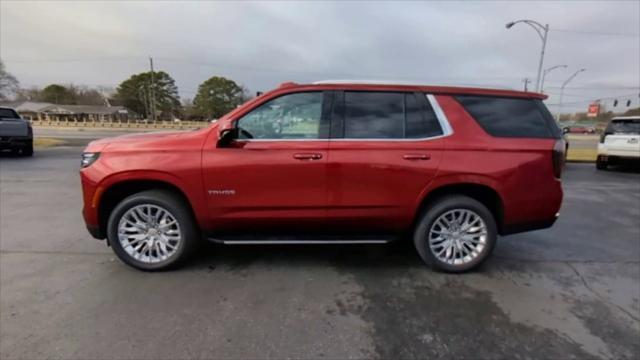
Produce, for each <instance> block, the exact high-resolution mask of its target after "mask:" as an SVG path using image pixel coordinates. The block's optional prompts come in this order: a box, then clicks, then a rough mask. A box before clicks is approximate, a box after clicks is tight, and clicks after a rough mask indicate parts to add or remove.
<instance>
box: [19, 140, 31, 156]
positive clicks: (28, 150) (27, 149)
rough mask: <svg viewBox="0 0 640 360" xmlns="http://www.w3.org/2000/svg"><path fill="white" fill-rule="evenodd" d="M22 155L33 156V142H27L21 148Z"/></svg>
mask: <svg viewBox="0 0 640 360" xmlns="http://www.w3.org/2000/svg"><path fill="white" fill-rule="evenodd" d="M22 155H23V156H33V143H29V145H27V147H25V148H23V149H22Z"/></svg>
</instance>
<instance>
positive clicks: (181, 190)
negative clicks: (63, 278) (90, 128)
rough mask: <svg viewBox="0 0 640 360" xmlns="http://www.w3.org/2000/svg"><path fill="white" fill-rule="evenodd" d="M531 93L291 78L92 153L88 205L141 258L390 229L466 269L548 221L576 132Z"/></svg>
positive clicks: (351, 238) (168, 263)
mask: <svg viewBox="0 0 640 360" xmlns="http://www.w3.org/2000/svg"><path fill="white" fill-rule="evenodd" d="M544 97H545V96H544V95H542V94H535V93H530V92H519V91H506V90H491V89H472V88H454V87H432V86H410V85H386V84H370V83H355V82H320V83H314V84H309V85H298V84H294V83H285V84H283V85H281V86H280V87H279V88H277V89H275V90H273V91H271V92H268V93H265V94H263V95H262V96H260V97H257V98H255V99H252V100H250V101H249V102H247V103H246V104H244V105H243V106H241V107H239V108H237V109H234V110H233V111H231V112H230V113H229V114H227V115H225V116H223V117H222V118H220V120H218V121H217V122H215V123H214V124H212V125H210V126H209V127H208V128H205V129H201V130H195V131H189V132H175V133H157V134H142V135H129V136H122V137H115V138H109V139H103V140H98V141H94V142H92V143H90V144H89V145H88V147H87V148H86V150H85V152H84V154H83V155H82V169H81V170H80V176H81V179H82V187H83V196H84V210H83V214H84V219H85V222H86V224H87V228H88V230H89V232H90V233H91V234H92V235H93V236H94V237H95V238H98V239H104V238H106V239H107V240H108V244H110V245H111V247H112V248H113V250H114V251H115V253H116V255H117V256H118V257H119V258H120V259H121V260H122V261H123V262H125V263H126V264H129V265H131V266H133V267H135V268H138V269H141V270H160V269H166V268H169V267H174V266H176V265H178V264H180V263H182V262H183V261H184V260H185V259H187V258H188V257H189V255H190V254H192V253H193V252H194V249H195V248H196V247H197V246H198V243H199V242H200V240H201V238H206V239H209V240H211V241H215V242H219V243H224V244H327V243H331V244H334V243H358V244H360V243H386V242H389V241H393V240H396V239H402V238H405V239H406V235H409V236H410V237H411V239H412V240H413V243H414V244H415V247H416V249H417V251H418V253H419V254H420V256H421V257H422V259H423V260H424V262H425V263H426V264H427V265H429V266H431V267H433V268H436V269H440V270H444V271H450V272H463V271H467V270H470V269H472V268H474V267H476V266H478V265H479V264H480V263H482V262H483V261H484V260H485V259H486V258H487V257H488V256H489V254H490V253H491V251H492V250H493V248H494V246H495V244H496V240H497V237H498V235H508V234H513V233H517V232H523V231H529V230H535V229H542V228H547V227H550V226H551V225H552V224H553V223H554V222H555V220H556V218H557V216H558V211H559V209H560V204H561V202H562V187H561V180H560V175H561V172H562V168H563V164H564V151H565V143H564V140H563V138H562V132H561V130H560V128H558V126H557V125H556V123H555V122H554V119H553V117H552V116H551V114H550V113H549V111H548V110H547V109H546V107H545V106H544V105H543V103H542V99H544Z"/></svg>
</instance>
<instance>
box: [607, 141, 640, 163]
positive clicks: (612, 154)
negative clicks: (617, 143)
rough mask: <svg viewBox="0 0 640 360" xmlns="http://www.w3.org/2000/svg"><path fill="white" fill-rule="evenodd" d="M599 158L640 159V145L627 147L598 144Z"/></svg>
mask: <svg viewBox="0 0 640 360" xmlns="http://www.w3.org/2000/svg"><path fill="white" fill-rule="evenodd" d="M598 158H620V159H622V158H624V159H631V160H633V159H640V145H638V146H635V147H634V146H629V147H627V148H621V147H615V148H611V147H608V146H606V145H603V144H598Z"/></svg>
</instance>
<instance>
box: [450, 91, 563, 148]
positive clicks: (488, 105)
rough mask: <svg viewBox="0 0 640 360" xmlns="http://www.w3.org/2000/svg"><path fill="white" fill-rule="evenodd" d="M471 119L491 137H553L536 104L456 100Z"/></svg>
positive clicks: (482, 98) (509, 100) (508, 100)
mask: <svg viewBox="0 0 640 360" xmlns="http://www.w3.org/2000/svg"><path fill="white" fill-rule="evenodd" d="M456 99H457V100H458V101H459V102H460V103H461V104H462V106H464V108H465V109H466V110H467V112H468V113H469V114H471V116H473V117H474V118H475V119H476V121H478V123H479V124H480V126H482V128H484V130H486V131H487V132H488V133H489V134H491V135H493V136H503V137H535V138H548V137H556V135H555V134H553V133H552V132H551V130H550V125H549V124H548V123H547V119H546V118H545V117H544V114H543V112H542V110H541V108H540V106H544V105H542V104H538V102H537V101H535V100H533V99H516V98H498V97H486V96H457V97H456Z"/></svg>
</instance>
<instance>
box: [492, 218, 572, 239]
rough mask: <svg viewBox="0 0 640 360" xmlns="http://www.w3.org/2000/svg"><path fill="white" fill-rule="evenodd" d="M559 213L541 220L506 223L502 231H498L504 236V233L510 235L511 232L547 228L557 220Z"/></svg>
mask: <svg viewBox="0 0 640 360" xmlns="http://www.w3.org/2000/svg"><path fill="white" fill-rule="evenodd" d="M559 215H560V214H556V216H555V217H554V218H552V219H547V220H542V221H534V222H527V223H520V224H511V225H506V226H505V227H504V228H503V229H502V232H501V233H500V235H503V236H505V235H512V234H517V233H522V232H527V231H533V230H542V229H548V228H550V227H551V226H553V224H554V223H555V222H556V220H558V216H559Z"/></svg>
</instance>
